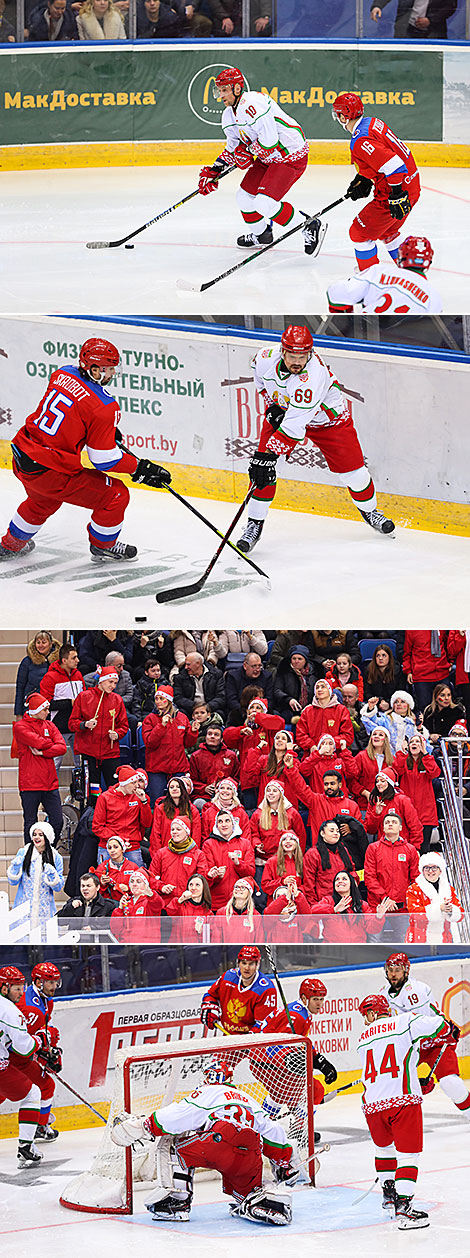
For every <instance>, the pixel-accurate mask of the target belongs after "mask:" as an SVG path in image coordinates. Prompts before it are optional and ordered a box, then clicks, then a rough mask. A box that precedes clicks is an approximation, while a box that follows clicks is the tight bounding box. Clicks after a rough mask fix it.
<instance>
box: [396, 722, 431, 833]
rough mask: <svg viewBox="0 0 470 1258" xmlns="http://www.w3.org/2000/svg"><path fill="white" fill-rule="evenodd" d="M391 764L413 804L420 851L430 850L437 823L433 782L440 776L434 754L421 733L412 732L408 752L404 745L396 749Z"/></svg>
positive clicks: (402, 788)
mask: <svg viewBox="0 0 470 1258" xmlns="http://www.w3.org/2000/svg"><path fill="white" fill-rule="evenodd" d="M393 767H394V769H395V771H396V774H397V777H398V779H399V782H400V787H401V790H402V791H403V792H404V794H405V795H408V797H409V799H411V802H412V804H414V807H415V808H416V812H417V814H418V817H419V820H420V822H421V825H422V827H423V842H422V844H421V852H422V853H423V852H429V848H430V845H431V834H432V831H433V828H434V826H437V825H438V824H439V819H438V815H437V804H436V796H435V794H434V791H433V786H432V784H433V781H434V779H435V778H438V777H440V773H441V770H440V768H439V765H438V764H437V763H436V761H435V759H434V756H430V755H428V752H427V749H426V739H425V738H423V736H422V734H414V735H413V738H410V740H409V743H408V750H407V751H406V744H405V750H403V751H397V754H396V756H395V759H394V762H393Z"/></svg>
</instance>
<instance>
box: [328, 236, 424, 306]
mask: <svg viewBox="0 0 470 1258" xmlns="http://www.w3.org/2000/svg"><path fill="white" fill-rule="evenodd" d="M433 257H434V250H433V248H432V246H431V243H430V241H429V240H427V239H426V236H408V237H407V239H406V240H404V241H403V244H401V245H400V247H399V250H398V253H397V257H396V262H393V261H392V260H390V261H389V262H375V263H374V265H373V266H369V267H367V270H366V271H359V270H358V271H355V272H354V275H350V276H348V278H347V279H344V280H336V281H335V283H334V284H330V285H329V288H328V290H327V297H328V309H329V311H330V314H352V312H353V310H354V306H360V307H361V310H363V311H364V313H365V314H440V313H441V310H442V298H441V295H440V293H438V292H437V289H436V288H432V287H431V285H430V284H429V282H428V280H427V279H426V271H428V270H429V267H430V266H431V262H432V260H433ZM418 277H419V278H418Z"/></svg>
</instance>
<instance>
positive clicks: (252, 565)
mask: <svg viewBox="0 0 470 1258" xmlns="http://www.w3.org/2000/svg"><path fill="white" fill-rule="evenodd" d="M163 488H164V489H167V490H168V493H169V494H173V497H174V498H177V499H178V502H182V503H183V507H187V508H188V511H192V513H193V515H195V516H197V518H198V520H202V523H203V524H206V525H207V528H208V529H211V530H212V532H213V533H216V534H217V537H220V538H222V539H223V537H224V534H223V533H221V531H220V529H218V528H216V526H215V524H212V523H211V521H210V520H207V519H206V516H205V515H201V512H200V511H197V510H196V507H193V505H192V503H190V502H188V500H187V498H183V496H182V494H178V493H177V492H176V489H172V487H171V485H164V486H163ZM226 541H227V546H230V548H231V550H234V551H235V554H236V555H239V557H240V559H244V560H245V563H249V565H250V568H254V570H255V572H257V573H258V576H260V577H266V580H267V581H269V577H268V576H267V575H266V573H265V572H263V569H262V568H258V564H256V563H254V562H253V560H252V559H249V558H248V555H245V554H244V552H243V551H242V550H239V549H238V546H236V545H235V542H230V541H228V539H227V537H226Z"/></svg>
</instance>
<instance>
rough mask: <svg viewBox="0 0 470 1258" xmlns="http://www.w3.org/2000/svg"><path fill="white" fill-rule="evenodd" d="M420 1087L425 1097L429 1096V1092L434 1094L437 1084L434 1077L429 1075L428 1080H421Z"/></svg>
mask: <svg viewBox="0 0 470 1258" xmlns="http://www.w3.org/2000/svg"><path fill="white" fill-rule="evenodd" d="M419 1086H420V1088H421V1091H422V1093H423V1096H428V1093H429V1092H434V1088H435V1086H436V1083H435V1080H434V1079H433V1077H432V1075H427V1077H426V1079H420V1081H419Z"/></svg>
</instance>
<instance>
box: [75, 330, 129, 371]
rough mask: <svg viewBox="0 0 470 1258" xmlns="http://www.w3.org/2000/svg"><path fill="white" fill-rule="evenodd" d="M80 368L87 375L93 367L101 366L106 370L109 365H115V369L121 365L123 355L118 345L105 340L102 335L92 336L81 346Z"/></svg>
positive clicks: (102, 369)
mask: <svg viewBox="0 0 470 1258" xmlns="http://www.w3.org/2000/svg"><path fill="white" fill-rule="evenodd" d="M79 361H80V368H81V370H82V371H83V372H85V375H88V374H89V373H90V371H91V368H92V367H100V369H101V371H104V370H105V369H106V368H107V367H113V368H114V369H115V370H117V368H118V367H119V363H120V361H121V356H120V353H119V350H118V349H116V346H115V345H113V344H112V342H111V341H105V340H103V339H102V337H97V336H90V337H89V338H88V340H87V341H85V342H84V344H83V345H82V347H81V350H80V359H79Z"/></svg>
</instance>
